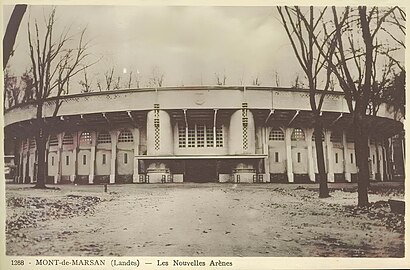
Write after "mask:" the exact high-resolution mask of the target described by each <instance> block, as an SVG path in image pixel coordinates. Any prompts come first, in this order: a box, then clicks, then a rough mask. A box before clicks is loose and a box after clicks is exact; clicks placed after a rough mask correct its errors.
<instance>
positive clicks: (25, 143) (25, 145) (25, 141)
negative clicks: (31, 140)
mask: <svg viewBox="0 0 410 270" xmlns="http://www.w3.org/2000/svg"><path fill="white" fill-rule="evenodd" d="M27 148H28V143H27V140H23V150H27Z"/></svg>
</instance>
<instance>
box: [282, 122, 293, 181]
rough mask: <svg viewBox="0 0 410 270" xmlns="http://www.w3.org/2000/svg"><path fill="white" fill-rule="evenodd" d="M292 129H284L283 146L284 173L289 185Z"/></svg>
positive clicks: (291, 178)
mask: <svg viewBox="0 0 410 270" xmlns="http://www.w3.org/2000/svg"><path fill="white" fill-rule="evenodd" d="M292 132H293V128H285V132H284V133H285V146H286V171H287V174H288V181H289V183H293V164H292V145H291V143H292V142H291V136H292Z"/></svg>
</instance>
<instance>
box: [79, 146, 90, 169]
mask: <svg viewBox="0 0 410 270" xmlns="http://www.w3.org/2000/svg"><path fill="white" fill-rule="evenodd" d="M84 156H85V158H86V164H84V160H83V158H84ZM90 162H91V149H80V150H79V151H78V158H77V164H78V171H77V173H78V175H89V174H90Z"/></svg>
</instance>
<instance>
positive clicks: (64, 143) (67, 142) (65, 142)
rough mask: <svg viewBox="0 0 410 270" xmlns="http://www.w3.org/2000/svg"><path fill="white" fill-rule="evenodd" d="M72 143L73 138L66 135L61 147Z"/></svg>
mask: <svg viewBox="0 0 410 270" xmlns="http://www.w3.org/2000/svg"><path fill="white" fill-rule="evenodd" d="M73 143H74V138H73V136H72V135H71V134H66V135H64V137H63V145H71V144H73Z"/></svg>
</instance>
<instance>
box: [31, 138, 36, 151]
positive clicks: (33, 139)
mask: <svg viewBox="0 0 410 270" xmlns="http://www.w3.org/2000/svg"><path fill="white" fill-rule="evenodd" d="M34 148H36V139H35V138H31V139H30V149H34Z"/></svg>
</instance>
